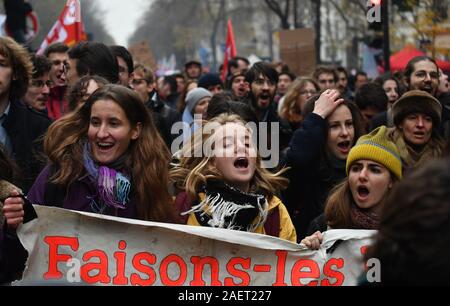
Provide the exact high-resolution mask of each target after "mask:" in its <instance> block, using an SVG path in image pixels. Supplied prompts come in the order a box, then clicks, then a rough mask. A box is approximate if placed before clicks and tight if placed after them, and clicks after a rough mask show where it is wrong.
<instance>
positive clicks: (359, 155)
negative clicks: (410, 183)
mask: <svg viewBox="0 0 450 306" xmlns="http://www.w3.org/2000/svg"><path fill="white" fill-rule="evenodd" d="M362 159H367V160H373V161H374V162H377V163H379V164H381V165H383V166H385V167H386V168H387V169H388V170H390V171H391V172H392V173H393V174H394V175H395V176H396V177H397V178H398V179H401V178H402V161H401V158H400V154H399V152H398V149H397V146H396V145H395V144H394V143H393V142H392V141H390V140H389V139H388V138H387V128H386V127H385V126H381V127H379V128H377V129H376V130H374V131H372V132H371V133H370V134H367V135H364V136H362V137H361V138H359V140H358V142H357V143H356V145H355V146H354V147H353V148H352V150H351V151H350V153H349V155H348V158H347V167H346V169H347V175H348V172H349V170H350V166H351V165H352V163H354V162H355V161H357V160H362Z"/></svg>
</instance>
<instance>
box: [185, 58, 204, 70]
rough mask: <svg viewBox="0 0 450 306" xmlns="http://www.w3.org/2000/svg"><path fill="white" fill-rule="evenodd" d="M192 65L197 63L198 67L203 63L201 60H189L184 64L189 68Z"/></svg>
mask: <svg viewBox="0 0 450 306" xmlns="http://www.w3.org/2000/svg"><path fill="white" fill-rule="evenodd" d="M192 65H196V66H198V67H202V63H200V62H199V61H195V60H193V61H189V62H187V63H186V64H184V67H185V68H186V69H187V68H189V67H190V66H192Z"/></svg>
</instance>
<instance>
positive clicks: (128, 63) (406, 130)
mask: <svg viewBox="0 0 450 306" xmlns="http://www.w3.org/2000/svg"><path fill="white" fill-rule="evenodd" d="M0 64H1V65H0V165H1V167H0V180H5V181H9V182H10V183H12V184H14V185H15V186H17V188H13V190H11V191H10V192H9V194H8V195H7V196H5V197H4V198H1V199H0V201H1V202H2V203H3V208H2V214H3V215H4V217H5V222H4V225H3V227H2V228H1V229H0V283H8V282H10V281H12V280H15V279H18V278H19V277H20V274H21V272H22V271H23V268H24V263H25V260H26V256H27V255H26V252H25V251H24V249H23V247H22V246H21V244H20V241H19V239H18V238H17V235H16V229H17V228H18V226H19V225H20V224H22V223H24V222H26V221H27V220H29V219H30V216H29V214H30V206H31V203H33V204H40V205H51V206H55V207H60V208H64V209H71V210H77V211H86V212H93V213H97V214H106V215H111V216H118V217H124V218H133V219H139V220H147V221H158V222H170V223H181V224H188V225H195V226H208V227H216V228H225V229H230V230H240V231H250V232H255V233H260V234H266V235H271V236H275V237H279V238H281V239H286V240H290V241H292V242H294V243H303V244H305V245H306V246H307V247H309V248H312V249H318V248H319V247H320V245H321V242H322V233H323V232H324V231H327V230H329V229H376V230H380V232H379V233H380V234H379V236H378V238H377V242H376V244H375V246H374V248H373V250H372V251H373V252H374V253H376V254H380V257H381V258H386V260H387V261H389V265H392V266H397V265H403V267H404V269H405V271H404V273H403V272H402V273H400V272H399V273H400V274H399V275H400V276H399V278H398V279H397V280H396V279H395V275H394V276H393V275H392V274H390V275H389V282H390V283H396V281H398V282H402V281H405V280H407V279H408V274H407V270H408V266H407V262H404V261H403V262H402V261H401V258H400V259H399V258H395V256H397V255H396V254H397V253H400V255H401V254H403V253H402V252H404V251H405V250H403V251H402V250H398V249H399V248H401V247H403V245H404V244H405V245H408V251H410V249H411V248H413V247H415V248H416V249H417V253H418V256H421V258H423V260H429V259H430V258H426V256H427V252H425V251H420V250H422V249H424V248H426V247H427V246H425V245H424V244H425V243H426V241H428V240H429V241H432V242H434V241H436V243H437V241H438V240H439V239H438V237H441V236H445V239H446V240H444V241H447V240H448V237H449V234H448V231H447V232H445V233H444V232H442V231H443V230H446V229H448V225H449V222H450V215H449V214H448V204H449V198H448V189H449V188H448V173H449V172H448V161H441V166H439V165H440V164H439V161H438V160H440V159H441V158H445V151H446V150H448V143H449V139H450V100H449V92H448V91H449V88H448V77H447V76H446V75H445V73H444V72H443V71H442V70H441V69H440V68H439V67H438V65H437V64H436V62H435V60H434V59H432V58H430V57H426V56H421V57H416V58H414V59H412V60H411V61H410V62H409V63H408V65H407V66H406V68H405V70H404V71H402V72H400V73H396V74H391V73H386V74H384V75H382V76H380V77H379V78H377V79H374V80H370V79H369V78H368V77H367V74H366V73H364V72H363V71H357V72H356V73H355V74H351V73H349V72H348V71H347V70H346V69H345V68H344V67H328V66H321V67H317V69H316V70H315V71H314V72H313V73H312V74H311V75H300V76H296V75H295V74H294V73H293V72H291V71H289V68H288V67H286V66H284V67H283V69H282V70H280V71H278V70H277V69H276V68H277V67H276V65H273V64H271V63H267V62H257V63H254V64H253V65H250V63H249V61H248V60H247V59H246V58H245V57H236V58H234V59H233V60H231V61H230V63H229V66H228V71H226V72H227V73H226V78H225V79H224V80H222V79H221V78H220V76H219V73H217V74H216V73H214V72H210V71H209V72H207V71H206V69H204V68H203V67H202V64H201V63H200V62H198V61H195V60H192V61H189V62H187V63H186V64H185V66H184V71H182V72H179V73H176V74H173V75H164V76H156V75H155V74H154V72H153V71H152V69H151V68H150V67H146V66H145V65H143V64H142V63H138V62H135V61H133V58H132V55H131V54H130V53H129V52H128V50H127V49H126V48H125V47H122V46H106V45H104V44H103V43H99V42H81V43H78V44H77V45H75V46H73V47H72V48H69V47H68V46H66V45H64V44H62V43H57V44H53V45H51V46H49V47H48V48H47V50H45V52H44V55H34V54H29V52H28V51H27V50H26V49H25V48H24V47H23V46H21V45H20V44H18V43H16V42H15V41H14V40H13V39H10V38H4V37H2V38H0ZM249 123H253V124H254V126H255V127H256V128H255V129H252V128H251V127H250V126H249ZM180 127H181V128H180ZM208 131H209V132H208ZM211 131H212V132H211ZM255 135H256V136H257V137H254V136H255ZM255 140H256V141H255ZM208 144H209V146H208ZM205 148H206V149H205ZM267 149H269V151H270V152H271V153H272V155H276V156H277V157H278V159H276V160H277V161H278V162H277V163H276V165H275V166H274V165H272V166H271V167H265V166H264V163H265V162H266V161H267V159H268V157H273V156H267V155H266V154H265V153H266V151H267ZM197 150H200V151H201V152H202V150H203V152H202V154H201V156H198V155H197V154H195V152H197ZM447 158H448V157H447ZM429 164H431V165H432V166H431V168H428V166H429ZM433 165H434V166H433ZM442 169H446V172H445V171H444V172H445V173H443V174H440V176H439V177H441V176H442V180H444V179H446V181H445V182H447V185H445V184H443V183H442V181H438V180H432V182H434V183H432V184H430V185H428V184H427V181H428V178H430V177H433V176H434V175H435V173H436V175H438V173H439V171H442ZM433 170H434V172H433ZM403 179H405V182H409V183H405V184H403V185H402V183H401V181H402V180H403ZM415 180H416V181H420V184H419V183H417V184H416V183H415ZM397 185H399V186H401V188H399V191H396V188H397ZM433 188H436V192H437V193H438V192H439V190H440V189H446V192H447V193H446V194H445V197H444V196H443V194H441V193H439V194H440V196H441V197H442V198H440V199H439V200H441V201H442V207H438V206H439V205H437V203H435V202H433V201H434V199H433V198H432V196H431V195H430V196H429V197H428V196H426V195H423V194H422V193H421V192H426V191H425V189H427V192H430V193H433V192H434V189H433ZM412 192H417V193H419V194H420V195H421V196H423V197H424V198H426V199H424V202H421V201H418V200H416V199H413V198H411V200H404V201H402V200H398V201H397V200H395V199H396V198H397V199H398V198H399V197H401V196H402V195H407V194H410V193H412ZM0 194H1V193H0ZM391 194H393V195H394V197H393V200H391ZM411 197H412V196H411ZM422 205H423V207H422ZM409 210H411V211H415V215H414V216H417V217H416V219H414V220H412V217H411V216H410V218H409V219H408V220H409V221H408V222H407V221H406V220H403V219H402V218H405V217H406V216H407V215H408V214H409ZM440 211H442V213H441V214H439V213H438V212H440ZM384 212H385V213H386V214H385V215H384ZM420 218H431V220H428V221H429V224H428V223H421V222H420V220H419V219H420ZM434 220H436V222H435V223H434ZM402 222H404V223H402ZM416 223H417V224H418V225H417V224H416ZM408 224H410V227H407V226H409V225H408ZM416 225H417V226H421V227H423V228H424V229H425V230H426V232H424V233H420V232H419V227H417V226H416ZM408 228H409V229H410V231H411V232H410V233H406V232H407V231H408ZM400 231H404V234H403V235H401V233H400ZM422 236H423V237H422ZM430 236H432V237H433V238H430ZM417 237H419V238H417ZM393 240H395V243H396V244H395V245H392V246H391V247H394V246H395V247H396V249H395V250H396V251H394V249H393V250H389V249H388V248H389V244H390V243H392V241H393ZM443 248H446V247H445V246H443ZM447 249H448V247H447ZM436 250H437V247H436ZM400 255H399V256H400ZM431 255H436V257H439V256H440V255H438V254H434V253H430V256H431ZM411 257H414V258H415V256H414V255H413V256H411ZM405 260H406V259H405ZM444 262H445V260H444V259H443V261H442V266H446V267H447V268H446V269H447V270H448V266H449V265H448V264H446V263H444ZM397 268H398V267H397ZM427 269H428V268H427ZM429 269H430V271H433V272H434V273H439V272H438V271H437V270H436V269H438V268H434V267H430V268H429ZM427 271H428V270H427ZM422 274H423V278H425V279H426V280H425V281H424V282H425V283H432V279H431V278H430V276H429V275H427V274H426V273H425V272H423V273H422ZM422 274H421V275H422ZM427 276H428V278H427ZM445 281H446V280H445ZM446 283H448V281H446Z"/></svg>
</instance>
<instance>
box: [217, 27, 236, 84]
mask: <svg viewBox="0 0 450 306" xmlns="http://www.w3.org/2000/svg"><path fill="white" fill-rule="evenodd" d="M236 55H237V51H236V41H235V39H234V33H233V24H232V23H231V19H228V30H227V40H226V44H225V56H224V60H223V71H222V76H221V78H222V81H225V80H226V78H227V74H228V63H229V62H230V60H231V59H232V58H233V57H236Z"/></svg>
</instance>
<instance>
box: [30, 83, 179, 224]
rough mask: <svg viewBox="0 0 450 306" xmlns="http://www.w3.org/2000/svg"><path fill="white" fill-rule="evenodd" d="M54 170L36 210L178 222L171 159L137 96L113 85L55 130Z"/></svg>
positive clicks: (38, 190) (50, 139)
mask: <svg viewBox="0 0 450 306" xmlns="http://www.w3.org/2000/svg"><path fill="white" fill-rule="evenodd" d="M44 150H45V153H46V155H47V156H48V159H49V164H48V166H47V167H46V168H45V169H44V170H43V171H42V172H41V174H40V175H39V177H38V178H37V179H36V181H35V183H34V185H33V187H32V188H31V190H30V191H29V193H28V199H29V200H30V201H31V202H32V203H36V204H41V205H53V206H59V207H62V208H66V209H71V210H77V211H87V212H93V213H98V214H105V215H112V216H118V217H124V218H133V219H140V220H147V221H159V222H170V221H173V220H174V219H173V214H172V207H173V206H172V204H171V203H172V200H171V197H170V195H169V191H168V165H169V160H170V154H169V152H168V150H167V149H166V146H165V145H164V142H163V140H162V138H161V137H160V135H159V134H158V132H157V130H156V128H155V126H154V123H153V121H152V119H151V116H150V114H149V112H148V111H147V109H146V108H145V106H144V104H143V103H142V102H141V101H140V99H139V97H138V96H137V94H136V93H135V92H133V91H132V90H131V89H128V88H126V87H123V86H120V85H107V86H105V87H103V88H101V89H98V90H97V91H96V92H95V93H94V94H92V95H91V96H90V97H89V99H88V100H87V101H86V103H85V104H84V105H83V106H81V107H80V108H79V109H77V110H76V111H75V112H73V113H70V114H68V115H67V116H65V117H63V118H61V119H60V120H58V121H57V122H55V123H54V124H53V125H52V126H51V127H50V129H49V131H48V133H47V135H46V137H45V140H44Z"/></svg>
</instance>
